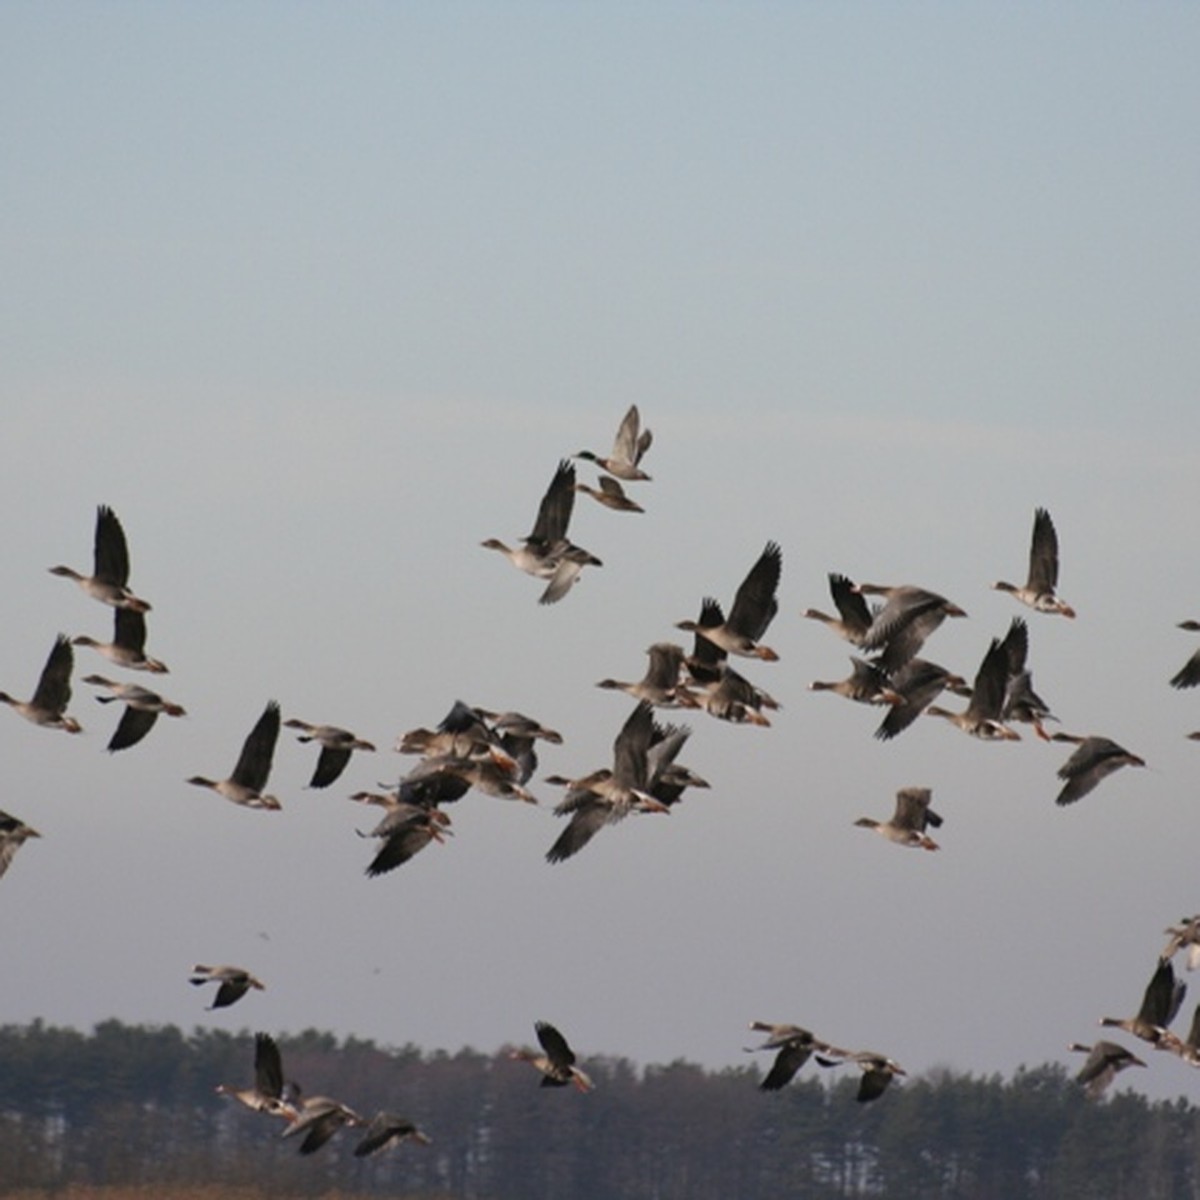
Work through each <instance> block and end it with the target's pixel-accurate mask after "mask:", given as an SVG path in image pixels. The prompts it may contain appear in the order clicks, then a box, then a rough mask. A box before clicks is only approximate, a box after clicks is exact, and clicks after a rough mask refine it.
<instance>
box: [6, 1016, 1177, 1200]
mask: <svg viewBox="0 0 1200 1200" xmlns="http://www.w3.org/2000/svg"><path fill="white" fill-rule="evenodd" d="M277 1041H278V1044H279V1047H280V1050H281V1052H282V1056H283V1062H284V1063H285V1065H286V1071H287V1075H288V1077H289V1079H290V1078H293V1077H294V1078H295V1079H297V1080H302V1081H303V1082H304V1085H305V1090H306V1092H311V1093H317V1092H320V1093H323V1094H328V1095H331V1096H335V1097H337V1098H339V1099H343V1100H345V1101H346V1102H347V1103H348V1104H350V1105H352V1106H353V1107H354V1108H355V1109H356V1111H358V1112H360V1113H363V1114H364V1115H367V1116H369V1115H370V1114H371V1113H373V1112H375V1111H376V1110H380V1109H386V1110H389V1111H393V1112H398V1113H402V1114H404V1115H406V1116H408V1117H410V1118H411V1119H412V1120H413V1121H414V1122H416V1123H417V1124H418V1125H419V1126H420V1127H421V1129H422V1130H424V1131H425V1132H426V1133H427V1134H428V1135H429V1137H430V1138H431V1144H430V1145H428V1146H423V1145H420V1144H417V1143H412V1142H406V1143H402V1144H400V1145H397V1146H394V1147H391V1148H388V1149H386V1150H385V1151H383V1152H382V1153H379V1154H376V1155H372V1156H370V1157H365V1158H359V1157H355V1156H354V1154H353V1146H354V1142H355V1139H354V1136H353V1131H349V1130H346V1131H342V1132H341V1133H340V1134H338V1135H337V1136H335V1137H334V1138H333V1139H332V1140H331V1141H330V1142H329V1143H328V1145H326V1146H324V1147H322V1149H321V1150H320V1151H319V1152H317V1153H315V1154H312V1155H308V1156H301V1155H299V1154H298V1153H297V1151H296V1143H295V1141H294V1140H291V1139H287V1140H285V1139H282V1138H281V1137H280V1122H278V1121H277V1120H275V1119H272V1118H270V1117H267V1116H265V1115H263V1114H260V1113H255V1112H251V1111H250V1110H249V1109H247V1108H245V1107H244V1106H242V1105H240V1104H238V1103H236V1102H234V1101H233V1100H231V1099H230V1098H228V1097H225V1096H223V1095H220V1094H218V1092H217V1090H216V1089H217V1086H218V1085H219V1084H225V1085H229V1086H233V1087H244V1086H247V1085H249V1083H250V1082H251V1081H252V1076H253V1055H254V1038H253V1035H252V1034H251V1033H250V1032H248V1031H247V1032H242V1033H238V1034H230V1033H227V1032H224V1031H213V1030H201V1029H197V1030H195V1031H193V1032H191V1033H186V1032H184V1031H182V1030H180V1029H178V1028H176V1027H174V1026H166V1027H147V1026H134V1025H126V1024H122V1023H121V1022H119V1021H115V1020H113V1021H106V1022H103V1023H101V1024H99V1025H97V1026H96V1027H95V1028H94V1029H93V1030H92V1031H91V1032H89V1033H84V1032H81V1031H78V1030H74V1029H69V1028H59V1027H53V1026H48V1025H45V1024H43V1023H41V1022H34V1023H32V1024H30V1025H26V1026H13V1025H9V1026H3V1027H0V1196H3V1197H6V1198H9V1197H17V1198H19V1200H34V1198H38V1200H40V1198H42V1197H48V1196H51V1195H53V1196H59V1197H63V1198H64V1200H218V1198H222V1200H265V1197H266V1196H268V1195H271V1196H273V1197H278V1196H281V1195H289V1196H324V1197H326V1198H327V1200H333V1198H335V1197H336V1198H338V1200H349V1198H351V1197H367V1196H381V1195H387V1196H390V1197H405V1198H407V1197H424V1198H427V1200H432V1198H436V1200H543V1198H544V1200H551V1198H554V1200H562V1198H564V1197H571V1198H573V1200H592V1198H595V1200H599V1198H601V1197H604V1198H608V1197H622V1198H629V1200H643V1198H644V1200H685V1198H686V1200H707V1198H709V1197H711V1198H712V1200H731V1198H733V1197H737V1198H738V1200H758V1198H760V1197H761V1198H762V1200H768V1198H776V1197H779V1196H797V1197H813V1198H814V1200H824V1198H825V1197H830V1198H832V1197H884V1198H886V1200H893V1198H894V1200H901V1198H904V1200H909V1198H911V1200H917V1198H920V1200H930V1198H933V1197H947V1198H949V1197H961V1198H963V1200H966V1198H968V1197H969V1198H970V1200H1015V1198H1018V1197H1054V1198H1055V1200H1069V1198H1071V1197H1088V1198H1090V1200H1095V1198H1098V1197H1112V1198H1113V1200H1121V1198H1124V1197H1137V1198H1138V1200H1155V1198H1159V1197H1161V1198H1162V1200H1179V1198H1181V1197H1197V1196H1200V1109H1197V1108H1196V1107H1195V1106H1193V1105H1191V1104H1190V1103H1188V1102H1187V1101H1185V1100H1182V1099H1180V1100H1176V1101H1173V1102H1166V1101H1158V1102H1153V1103H1152V1102H1150V1101H1148V1100H1146V1099H1145V1098H1144V1097H1142V1096H1140V1095H1138V1094H1137V1093H1134V1092H1131V1091H1128V1090H1121V1089H1120V1088H1119V1087H1117V1088H1114V1089H1113V1090H1112V1091H1111V1092H1110V1093H1109V1095H1108V1097H1107V1098H1105V1099H1102V1100H1099V1101H1097V1100H1090V1099H1088V1098H1087V1097H1085V1095H1084V1094H1083V1092H1082V1090H1081V1089H1080V1088H1079V1086H1078V1085H1077V1084H1076V1083H1075V1081H1074V1080H1073V1078H1072V1077H1071V1074H1070V1073H1069V1072H1068V1071H1067V1070H1066V1069H1065V1068H1064V1067H1063V1066H1062V1065H1061V1064H1052V1065H1045V1066H1038V1067H1032V1068H1024V1067H1023V1068H1020V1069H1019V1070H1017V1071H1016V1072H1015V1073H1014V1075H1013V1076H1012V1077H1011V1078H1009V1079H1003V1078H1001V1077H1000V1076H999V1075H993V1076H988V1077H978V1076H973V1075H970V1074H956V1073H953V1072H951V1071H937V1072H933V1073H929V1074H927V1075H925V1076H922V1077H919V1078H916V1079H911V1080H902V1081H897V1082H896V1083H895V1084H894V1085H893V1086H892V1087H891V1088H890V1089H889V1090H888V1092H887V1094H886V1095H884V1096H883V1097H881V1099H880V1100H879V1101H877V1102H874V1103H870V1104H859V1103H856V1101H855V1092H856V1087H857V1080H856V1079H853V1078H850V1077H849V1076H845V1075H843V1074H842V1072H833V1073H828V1074H827V1073H825V1072H819V1073H818V1072H815V1071H811V1070H807V1069H806V1070H805V1071H802V1072H801V1073H800V1075H798V1076H797V1078H796V1080H795V1081H794V1082H793V1083H792V1084H791V1085H790V1086H788V1087H787V1088H785V1089H784V1090H782V1091H780V1092H776V1093H766V1092H763V1091H761V1090H759V1088H758V1086H757V1085H758V1083H759V1082H760V1080H761V1078H762V1076H761V1074H760V1068H759V1066H758V1065H756V1064H755V1063H750V1062H748V1065H747V1066H745V1067H739V1068H731V1069H726V1070H719V1071H709V1070H705V1069H703V1068H701V1067H699V1066H696V1065H694V1064H691V1063H688V1062H682V1061H681V1062H674V1063H670V1064H667V1065H654V1066H645V1067H638V1066H636V1065H634V1064H632V1063H630V1062H629V1061H627V1060H625V1059H623V1058H597V1059H589V1060H588V1061H587V1063H586V1066H587V1070H588V1073H589V1075H590V1076H591V1077H592V1079H593V1080H594V1082H595V1084H596V1088H595V1091H593V1092H591V1093H589V1094H586V1095H585V1094H581V1093H579V1092H577V1091H575V1090H574V1089H571V1088H566V1089H561V1090H560V1089H556V1088H543V1087H540V1086H539V1084H538V1081H539V1077H538V1075H537V1073H536V1072H534V1071H532V1070H530V1069H529V1068H528V1067H527V1066H526V1064H523V1063H521V1062H517V1061H513V1060H512V1059H511V1058H510V1057H509V1050H511V1049H512V1048H511V1047H502V1048H501V1049H499V1050H497V1051H495V1052H494V1053H490V1054H484V1053H479V1052H477V1051H475V1050H471V1049H463V1050H460V1051H458V1052H456V1053H453V1054H450V1053H446V1052H444V1051H435V1052H432V1053H426V1052H423V1051H421V1050H420V1049H418V1048H416V1047H414V1046H411V1045H410V1046H403V1047H400V1048H385V1047H381V1046H378V1045H376V1044H374V1043H373V1042H370V1041H364V1040H359V1039H355V1038H347V1039H345V1040H342V1041H339V1040H338V1039H337V1038H336V1037H334V1036H333V1035H331V1034H328V1033H321V1032H317V1031H315V1030H308V1031H305V1032H302V1033H300V1034H297V1035H295V1036H281V1037H279V1038H278V1039H277ZM1118 1083H1119V1081H1118Z"/></svg>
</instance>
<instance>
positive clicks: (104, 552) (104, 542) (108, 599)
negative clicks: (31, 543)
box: [50, 504, 150, 613]
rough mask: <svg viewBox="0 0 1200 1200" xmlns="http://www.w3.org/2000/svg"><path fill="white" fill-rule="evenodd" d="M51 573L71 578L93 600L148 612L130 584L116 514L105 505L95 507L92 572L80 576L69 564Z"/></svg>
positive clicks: (122, 535) (127, 557)
mask: <svg viewBox="0 0 1200 1200" xmlns="http://www.w3.org/2000/svg"><path fill="white" fill-rule="evenodd" d="M50 574H51V575H61V576H64V577H65V578H67V579H73V580H74V581H75V582H76V583H77V584H79V586H80V587H81V588H82V589H83V590H84V591H85V592H86V593H87V594H88V595H89V596H91V597H92V598H93V599H94V600H99V601H100V602H101V604H110V605H112V606H113V607H114V608H124V609H128V610H130V611H131V612H143V613H145V612H149V611H150V605H149V604H147V603H146V601H145V600H142V599H140V598H139V597H137V596H135V595H134V594H133V593H132V592H131V591H130V590H129V587H128V584H129V547H128V546H127V545H126V542H125V531H124V530H123V529H122V528H121V522H120V521H119V520H118V519H117V514H116V513H115V512H113V510H112V509H111V508H109V507H108V506H107V505H104V504H102V505H100V507H99V508H97V509H96V534H95V540H94V544H93V553H92V574H91V575H82V574H80V572H78V571H76V570H74V569H73V568H71V567H62V566H59V567H51V568H50Z"/></svg>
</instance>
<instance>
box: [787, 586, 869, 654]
mask: <svg viewBox="0 0 1200 1200" xmlns="http://www.w3.org/2000/svg"><path fill="white" fill-rule="evenodd" d="M829 594H830V595H831V596H832V597H833V603H834V606H835V607H836V608H837V611H838V615H837V616H836V617H831V616H829V615H828V614H827V613H823V612H821V611H820V609H816V608H808V609H805V610H804V613H803V615H804V616H806V617H808V618H809V620H812V621H821V622H823V623H824V624H825V625H827V626H828V627H829V628H830V629H832V630H833V632H834V633H836V634H837V635H838V637H841V638H845V640H846V641H848V642H849V643H850V644H851V645H852V646H861V645H862V644H863V639H864V638H865V637H866V636H867V631H868V630H869V629H870V628H871V623H872V621H873V620H874V619H875V614H874V613H873V612H872V611H871V606H870V605H869V604H868V603H867V602H866V600H865V599H864V598H863V595H862V593H861V592H859V591H857V590H856V589H855V586H854V583H853V581H852V580H850V579H847V578H846V576H845V575H839V574H837V573H836V572H832V571H831V572H830V574H829Z"/></svg>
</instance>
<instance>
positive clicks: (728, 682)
mask: <svg viewBox="0 0 1200 1200" xmlns="http://www.w3.org/2000/svg"><path fill="white" fill-rule="evenodd" d="M724 620H725V614H724V613H723V612H722V611H721V606H720V605H719V604H718V603H717V602H716V601H715V600H713V599H712V598H711V597H708V598H706V599H705V600H704V601H703V602H702V603H701V605H700V618H699V620H698V621H697V624H698V625H699V626H701V627H703V628H705V629H710V628H714V627H715V626H718V625H720V624H722V623H723V622H724ZM692 644H693V649H692V653H691V654H689V655H688V656H687V657H686V658H685V659H684V663H683V665H684V669H685V674H686V677H687V680H690V684H692V685H694V686H695V689H696V690H692V689H691V687H690V686H689V687H686V688H685V689H684V692H683V693H682V695H681V698H683V699H684V704H685V706H686V707H688V708H692V707H696V708H702V709H703V710H704V711H705V712H707V713H708V714H709V716H712V717H716V718H717V719H718V720H721V721H732V722H734V723H736V724H744V723H749V724H751V725H763V726H769V725H770V724H771V722H770V720H769V719H768V718H767V717H766V715H765V714H764V713H763V711H762V710H763V709H764V708H767V709H771V710H773V711H774V710H776V709H778V708H779V702H778V701H777V700H776V699H774V697H772V696H771V695H769V694H768V693H767V692H765V691H763V690H762V689H761V688H759V687H756V686H755V685H754V684H752V683H751V682H750V681H749V680H748V679H746V678H745V676H743V675H741V674H739V673H738V672H737V671H735V670H734V669H733V668H732V667H731V666H730V665H729V656H728V655H727V654H726V653H725V651H724V650H722V649H721V647H720V646H718V645H717V644H716V643H715V642H712V641H710V640H709V639H708V638H706V637H704V636H703V634H702V633H700V632H698V631H697V632H696V634H695V636H694V637H693V639H692Z"/></svg>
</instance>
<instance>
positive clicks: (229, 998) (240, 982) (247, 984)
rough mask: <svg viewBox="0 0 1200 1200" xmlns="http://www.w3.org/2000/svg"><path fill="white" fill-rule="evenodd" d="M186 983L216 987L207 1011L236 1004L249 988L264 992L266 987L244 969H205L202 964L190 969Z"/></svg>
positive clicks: (222, 967)
mask: <svg viewBox="0 0 1200 1200" xmlns="http://www.w3.org/2000/svg"><path fill="white" fill-rule="evenodd" d="M188 982H189V983H191V984H195V985H196V986H197V987H199V986H201V985H202V984H205V983H215V984H217V985H218V987H217V994H216V996H215V997H214V999H213V1002H212V1003H211V1004H210V1005H209V1006H208V1007H209V1011H211V1010H213V1009H215V1008H228V1007H229V1005H231V1004H236V1003H237V1002H238V1001H239V1000H240V999H241V998H242V997H243V996H244V995H245V994H246V993H247V992H248V991H249V990H250V989H251V988H254V989H256V990H257V991H260V992H261V991H265V990H266V986H267V985H266V984H265V983H263V982H262V980H260V979H256V978H255V977H254V976H253V975H251V974H250V972H249V971H247V970H246V969H245V967H226V966H221V967H206V966H204V964H203V963H197V964H196V965H195V966H194V967H193V968H192V973H191V976H190V978H189V979H188Z"/></svg>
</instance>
